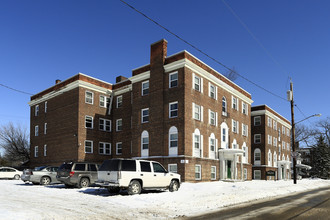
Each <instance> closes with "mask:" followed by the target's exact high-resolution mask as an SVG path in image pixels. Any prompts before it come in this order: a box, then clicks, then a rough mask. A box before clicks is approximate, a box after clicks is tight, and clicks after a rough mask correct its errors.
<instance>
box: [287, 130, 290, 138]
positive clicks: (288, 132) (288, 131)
mask: <svg viewBox="0 0 330 220" xmlns="http://www.w3.org/2000/svg"><path fill="white" fill-rule="evenodd" d="M286 135H287V136H288V137H290V129H289V128H287V129H286Z"/></svg>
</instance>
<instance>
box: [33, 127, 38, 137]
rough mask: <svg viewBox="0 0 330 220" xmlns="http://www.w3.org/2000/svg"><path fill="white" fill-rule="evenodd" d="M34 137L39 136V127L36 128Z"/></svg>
mask: <svg viewBox="0 0 330 220" xmlns="http://www.w3.org/2000/svg"><path fill="white" fill-rule="evenodd" d="M34 136H36V137H37V136H39V126H38V125H36V126H35V127H34Z"/></svg>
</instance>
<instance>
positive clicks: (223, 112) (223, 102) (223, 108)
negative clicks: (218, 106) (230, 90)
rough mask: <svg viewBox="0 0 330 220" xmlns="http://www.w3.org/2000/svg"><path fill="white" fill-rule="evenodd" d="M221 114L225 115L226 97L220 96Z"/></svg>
mask: <svg viewBox="0 0 330 220" xmlns="http://www.w3.org/2000/svg"><path fill="white" fill-rule="evenodd" d="M222 115H224V116H227V100H226V97H222Z"/></svg>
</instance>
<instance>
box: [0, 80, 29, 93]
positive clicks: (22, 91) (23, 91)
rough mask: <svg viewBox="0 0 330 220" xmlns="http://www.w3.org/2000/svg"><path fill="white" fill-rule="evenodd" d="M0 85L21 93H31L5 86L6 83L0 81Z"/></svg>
mask: <svg viewBox="0 0 330 220" xmlns="http://www.w3.org/2000/svg"><path fill="white" fill-rule="evenodd" d="M0 86H2V87H4V88H7V89H10V90H13V91H15V92H19V93H23V94H26V95H33V94H32V93H29V92H24V91H22V90H18V89H14V88H12V87H9V86H6V85H4V84H1V83H0Z"/></svg>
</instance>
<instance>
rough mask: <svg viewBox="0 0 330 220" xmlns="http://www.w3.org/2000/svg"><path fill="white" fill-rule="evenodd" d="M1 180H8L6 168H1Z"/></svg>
mask: <svg viewBox="0 0 330 220" xmlns="http://www.w3.org/2000/svg"><path fill="white" fill-rule="evenodd" d="M0 178H7V177H6V168H0Z"/></svg>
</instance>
